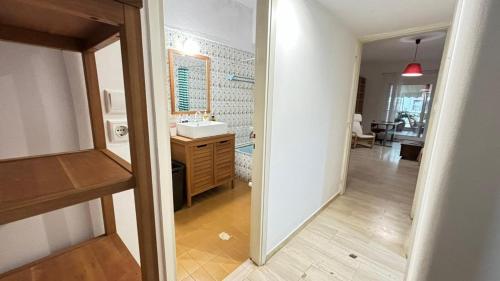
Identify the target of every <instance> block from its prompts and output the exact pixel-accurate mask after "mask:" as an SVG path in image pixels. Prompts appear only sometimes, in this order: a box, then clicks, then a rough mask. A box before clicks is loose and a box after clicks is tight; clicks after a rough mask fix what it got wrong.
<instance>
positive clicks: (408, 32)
mask: <svg viewBox="0 0 500 281" xmlns="http://www.w3.org/2000/svg"><path fill="white" fill-rule="evenodd" d="M449 27H450V23H437V24H431V25H426V26H421V27H414V28H408V29H403V30H398V31H394V32H386V33H380V34H374V35H368V36H363V37H360V38H359V39H358V50H357V52H356V53H357V58H356V59H357V60H356V65H355V67H354V71H353V86H352V89H351V94H350V97H349V109H348V113H347V114H348V117H347V120H348V121H347V126H346V132H345V134H346V141H345V147H344V154H343V158H342V172H341V187H340V194H341V195H343V194H344V193H345V191H346V188H347V177H348V171H349V157H350V153H351V145H352V143H351V132H352V122H353V118H354V110H355V109H356V98H357V94H358V83H359V75H360V70H361V58H362V56H363V45H364V44H366V43H371V42H375V41H380V40H385V39H391V38H397V37H402V36H412V35H417V34H421V33H426V32H433V31H444V30H448V29H449ZM447 34H448V33H447ZM449 40H450V39H449V36H448V35H447V36H446V40H445V48H444V51H443V58H442V61H443V59H444V57H445V56H444V54H445V53H446V52H447V48H448V41H449ZM441 65H442V62H441ZM442 74H443V73H442V69H441V67H440V70H439V73H438V83H437V84H439V82H440V81H439V80H440V78H439V77H440V76H441V75H442ZM435 86H436V87H435V88H436V91H435V92H434V94H435V96H434V98H435V97H436V96H437V95H442V91H440V93H439V94H438V92H437V91H438V87H437V85H435ZM432 111H434V109H433V110H432ZM431 115H432V113H431ZM412 213H413V212H412Z"/></svg>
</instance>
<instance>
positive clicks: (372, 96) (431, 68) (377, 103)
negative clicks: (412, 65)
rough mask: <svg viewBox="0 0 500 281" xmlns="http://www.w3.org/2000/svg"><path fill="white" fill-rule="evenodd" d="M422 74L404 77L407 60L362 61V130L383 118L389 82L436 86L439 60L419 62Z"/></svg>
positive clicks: (367, 129) (367, 130) (368, 129)
mask: <svg viewBox="0 0 500 281" xmlns="http://www.w3.org/2000/svg"><path fill="white" fill-rule="evenodd" d="M421 63H422V67H423V69H424V75H423V76H421V77H411V78H404V77H401V72H402V71H403V69H404V68H405V66H406V65H407V64H408V62H407V61H403V62H399V63H398V62H391V63H362V64H361V69H360V76H363V77H365V78H366V88H365V99H364V102H363V130H364V131H365V132H369V131H370V123H371V121H373V120H385V113H386V108H387V102H388V99H389V88H388V85H389V83H395V84H398V83H399V82H401V83H403V84H413V83H414V84H428V83H430V84H432V85H433V88H434V89H435V88H436V82H437V74H438V71H439V63H440V62H439V61H435V62H425V61H424V62H421Z"/></svg>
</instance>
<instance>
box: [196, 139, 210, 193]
mask: <svg viewBox="0 0 500 281" xmlns="http://www.w3.org/2000/svg"><path fill="white" fill-rule="evenodd" d="M213 148H214V145H213V144H211V143H209V144H202V145H198V146H193V147H191V156H192V162H191V163H192V164H191V171H192V172H191V183H192V184H191V187H192V190H191V193H193V194H196V193H198V192H201V191H204V190H205V189H206V188H208V187H210V186H212V185H213V184H214V169H213V163H214V149H213Z"/></svg>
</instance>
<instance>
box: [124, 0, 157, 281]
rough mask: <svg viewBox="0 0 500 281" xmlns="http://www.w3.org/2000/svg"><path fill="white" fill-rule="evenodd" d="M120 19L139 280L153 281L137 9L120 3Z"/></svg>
mask: <svg viewBox="0 0 500 281" xmlns="http://www.w3.org/2000/svg"><path fill="white" fill-rule="evenodd" d="M124 20H125V23H124V24H123V26H122V27H121V30H120V38H121V41H120V43H121V49H122V64H123V78H124V86H125V100H126V108H127V122H128V125H129V140H130V156H131V160H132V161H131V162H132V171H133V173H134V176H135V181H136V188H135V189H134V191H135V193H134V197H135V205H136V216H137V226H138V227H137V229H138V235H139V250H140V257H141V269H142V280H143V281H157V280H159V274H158V259H157V248H156V231H155V220H154V206H153V205H154V202H153V189H152V182H151V163H150V162H151V158H150V152H149V137H148V121H147V105H146V93H145V85H144V79H145V78H144V65H143V64H144V62H143V54H142V38H141V18H140V13H139V10H138V9H137V8H134V7H132V6H129V5H124Z"/></svg>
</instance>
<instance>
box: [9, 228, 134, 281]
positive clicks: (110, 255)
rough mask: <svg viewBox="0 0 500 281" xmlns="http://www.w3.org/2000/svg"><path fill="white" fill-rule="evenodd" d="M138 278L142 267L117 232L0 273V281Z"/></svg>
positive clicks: (131, 279) (77, 280) (131, 280)
mask: <svg viewBox="0 0 500 281" xmlns="http://www.w3.org/2000/svg"><path fill="white" fill-rule="evenodd" d="M14 280H15V281H52V280H65V281H90V280H92V281H94V280H100V281H108V280H109V281H111V280H113V281H140V280H141V269H140V267H139V265H138V264H137V262H136V261H135V260H134V258H133V257H132V255H131V254H130V252H129V251H128V250H127V248H126V247H125V245H124V244H123V242H122V241H121V239H120V237H118V235H117V234H112V235H106V236H101V237H97V238H95V239H92V240H89V241H86V242H84V243H82V244H79V245H77V246H74V247H72V248H69V249H66V250H64V251H62V252H60V253H56V254H54V255H51V256H48V257H46V258H43V259H41V260H38V261H35V262H33V263H31V264H27V265H25V266H22V267H20V268H18V269H14V270H12V271H9V272H6V273H4V274H0V281H14Z"/></svg>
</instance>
